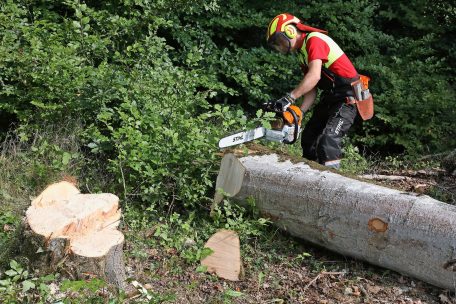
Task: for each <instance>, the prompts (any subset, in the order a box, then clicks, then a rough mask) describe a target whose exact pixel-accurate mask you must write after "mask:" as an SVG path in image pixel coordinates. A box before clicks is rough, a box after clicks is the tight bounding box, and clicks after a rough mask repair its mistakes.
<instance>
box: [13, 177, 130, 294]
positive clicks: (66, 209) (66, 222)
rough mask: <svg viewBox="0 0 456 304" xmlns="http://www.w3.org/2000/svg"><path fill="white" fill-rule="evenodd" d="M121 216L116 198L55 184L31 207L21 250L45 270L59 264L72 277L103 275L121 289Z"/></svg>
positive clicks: (72, 186) (122, 281)
mask: <svg viewBox="0 0 456 304" xmlns="http://www.w3.org/2000/svg"><path fill="white" fill-rule="evenodd" d="M120 216H121V211H120V209H119V198H118V197H117V196H115V195H114V194H110V193H101V194H81V193H80V192H79V190H78V189H77V188H76V187H75V186H74V185H73V184H72V183H69V182H66V181H63V182H59V183H56V184H52V185H50V186H48V187H47V188H46V189H45V190H44V191H43V192H42V193H41V194H40V195H39V196H38V197H36V198H35V199H34V200H33V201H32V203H31V206H30V207H29V208H28V209H27V212H26V218H25V221H24V226H25V230H24V245H23V248H22V249H23V251H24V253H26V254H27V255H28V256H29V257H30V260H31V262H32V264H34V266H35V267H38V268H40V269H42V270H43V269H55V268H57V266H59V267H63V268H65V272H66V273H68V274H70V275H71V276H72V277H74V278H84V277H87V276H88V277H100V278H102V279H104V280H106V281H107V282H109V283H111V284H114V285H116V286H117V287H120V288H123V287H124V286H125V269H124V264H123V259H122V255H123V253H122V247H123V243H124V236H123V234H122V233H121V232H120V231H118V230H117V226H118V225H119V219H120Z"/></svg>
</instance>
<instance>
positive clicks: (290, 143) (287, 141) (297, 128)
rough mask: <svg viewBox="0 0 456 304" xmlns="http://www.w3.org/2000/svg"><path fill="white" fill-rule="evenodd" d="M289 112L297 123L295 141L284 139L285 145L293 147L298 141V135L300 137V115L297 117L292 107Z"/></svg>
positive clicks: (295, 125) (288, 109)
mask: <svg viewBox="0 0 456 304" xmlns="http://www.w3.org/2000/svg"><path fill="white" fill-rule="evenodd" d="M287 112H290V114H291V115H292V116H293V121H294V122H295V123H294V134H293V140H288V139H284V140H283V143H284V144H289V145H292V144H294V143H295V142H296V140H297V139H298V135H299V120H298V115H296V112H295V111H294V110H293V109H291V108H290V107H288V108H287Z"/></svg>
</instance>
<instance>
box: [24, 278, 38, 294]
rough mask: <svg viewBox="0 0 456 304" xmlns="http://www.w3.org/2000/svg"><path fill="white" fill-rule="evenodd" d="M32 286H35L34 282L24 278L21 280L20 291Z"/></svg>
mask: <svg viewBox="0 0 456 304" xmlns="http://www.w3.org/2000/svg"><path fill="white" fill-rule="evenodd" d="M33 288H35V284H34V283H33V282H32V281H29V280H25V281H24V282H22V292H27V291H29V290H30V289H33Z"/></svg>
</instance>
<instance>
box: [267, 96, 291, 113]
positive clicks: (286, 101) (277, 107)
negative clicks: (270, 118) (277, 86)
mask: <svg viewBox="0 0 456 304" xmlns="http://www.w3.org/2000/svg"><path fill="white" fill-rule="evenodd" d="M294 102H295V99H294V98H293V97H292V96H291V94H289V93H287V95H285V96H283V97H282V98H280V99H278V100H273V101H269V102H267V103H265V104H264V108H265V109H266V110H268V111H273V112H278V113H281V112H285V111H286V110H287V108H288V107H289V106H291V104H293V103H294Z"/></svg>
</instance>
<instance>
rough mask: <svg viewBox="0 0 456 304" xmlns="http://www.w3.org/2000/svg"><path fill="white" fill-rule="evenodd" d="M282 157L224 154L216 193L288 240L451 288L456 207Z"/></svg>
mask: <svg viewBox="0 0 456 304" xmlns="http://www.w3.org/2000/svg"><path fill="white" fill-rule="evenodd" d="M283 158H284V157H283V156H281V159H280V160H279V157H278V156H277V155H275V154H271V155H261V156H245V157H239V158H238V157H236V156H235V155H234V154H226V155H225V156H224V158H223V160H222V163H221V167H220V172H219V175H218V177H217V185H216V188H218V189H223V192H225V193H226V194H227V195H228V196H231V197H233V198H234V200H236V201H238V202H239V203H244V202H245V201H246V198H248V197H253V198H254V200H255V202H256V205H257V206H258V208H259V209H260V211H261V212H262V215H263V216H265V217H268V218H270V219H271V220H272V221H274V222H275V224H276V225H277V226H278V227H280V228H282V229H284V230H286V231H288V232H289V233H290V234H292V235H294V236H298V237H301V238H303V239H305V240H308V241H310V242H313V243H315V244H318V245H320V246H324V247H326V248H328V249H330V250H333V251H336V252H338V253H341V254H343V255H349V256H352V257H354V258H358V259H362V260H365V261H368V262H370V263H373V264H376V265H380V266H382V267H386V268H389V269H392V270H395V271H398V272H400V273H403V274H407V275H409V276H412V277H415V278H418V279H421V280H423V281H425V282H428V283H431V284H433V285H436V286H439V287H442V288H446V289H450V290H455V284H456V283H455V282H456V272H455V271H456V206H453V205H449V204H445V203H443V202H440V201H437V200H435V199H432V198H430V197H428V196H426V195H417V194H414V193H408V192H402V191H399V190H394V189H389V188H386V187H382V186H378V185H374V184H371V183H368V182H365V181H362V180H357V179H352V178H348V177H345V176H342V175H339V174H337V173H334V172H331V171H329V170H326V171H324V170H323V171H320V170H317V169H313V168H311V167H310V166H309V165H307V164H306V163H304V162H297V163H292V162H291V161H289V160H284V159H283ZM221 199H222V196H221V195H220V194H217V195H216V198H215V200H216V201H220V200H221Z"/></svg>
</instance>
